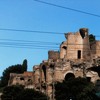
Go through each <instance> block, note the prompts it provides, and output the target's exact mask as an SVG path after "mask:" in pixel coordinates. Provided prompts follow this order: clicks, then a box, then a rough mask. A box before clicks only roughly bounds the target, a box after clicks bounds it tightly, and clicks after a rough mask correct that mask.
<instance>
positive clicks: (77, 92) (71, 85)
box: [55, 78, 98, 100]
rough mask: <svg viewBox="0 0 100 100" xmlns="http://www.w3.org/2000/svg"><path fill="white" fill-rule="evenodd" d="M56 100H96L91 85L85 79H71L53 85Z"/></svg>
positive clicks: (93, 88)
mask: <svg viewBox="0 0 100 100" xmlns="http://www.w3.org/2000/svg"><path fill="white" fill-rule="evenodd" d="M55 98H56V100H70V99H71V100H98V98H97V96H96V95H95V87H94V85H93V83H91V82H88V81H87V80H86V79H85V78H74V79H73V78H72V79H69V80H68V81H65V80H64V81H63V82H62V83H60V82H58V83H57V84H55Z"/></svg>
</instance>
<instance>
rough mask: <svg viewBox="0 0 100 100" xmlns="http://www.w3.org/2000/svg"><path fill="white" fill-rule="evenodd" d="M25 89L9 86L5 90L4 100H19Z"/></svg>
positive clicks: (19, 86) (20, 86)
mask: <svg viewBox="0 0 100 100" xmlns="http://www.w3.org/2000/svg"><path fill="white" fill-rule="evenodd" d="M23 89H24V87H23V86H22V85H12V86H7V87H5V88H4V89H3V95H2V96H1V98H2V100H17V98H18V96H19V94H20V92H22V91H23Z"/></svg>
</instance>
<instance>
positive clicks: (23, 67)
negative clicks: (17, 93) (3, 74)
mask: <svg viewBox="0 0 100 100" xmlns="http://www.w3.org/2000/svg"><path fill="white" fill-rule="evenodd" d="M22 70H23V72H24V71H27V60H26V59H25V60H24V61H23V64H22Z"/></svg>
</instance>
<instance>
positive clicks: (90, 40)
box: [89, 34, 95, 42]
mask: <svg viewBox="0 0 100 100" xmlns="http://www.w3.org/2000/svg"><path fill="white" fill-rule="evenodd" d="M94 41H95V36H94V35H93V34H90V35H89V42H94Z"/></svg>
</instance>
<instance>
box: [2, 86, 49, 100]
mask: <svg viewBox="0 0 100 100" xmlns="http://www.w3.org/2000/svg"><path fill="white" fill-rule="evenodd" d="M1 98H2V100H47V96H46V95H44V94H43V93H41V92H39V91H35V90H34V89H24V87H23V86H22V85H12V86H7V87H5V88H4V90H3V95H2V96H1Z"/></svg>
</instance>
